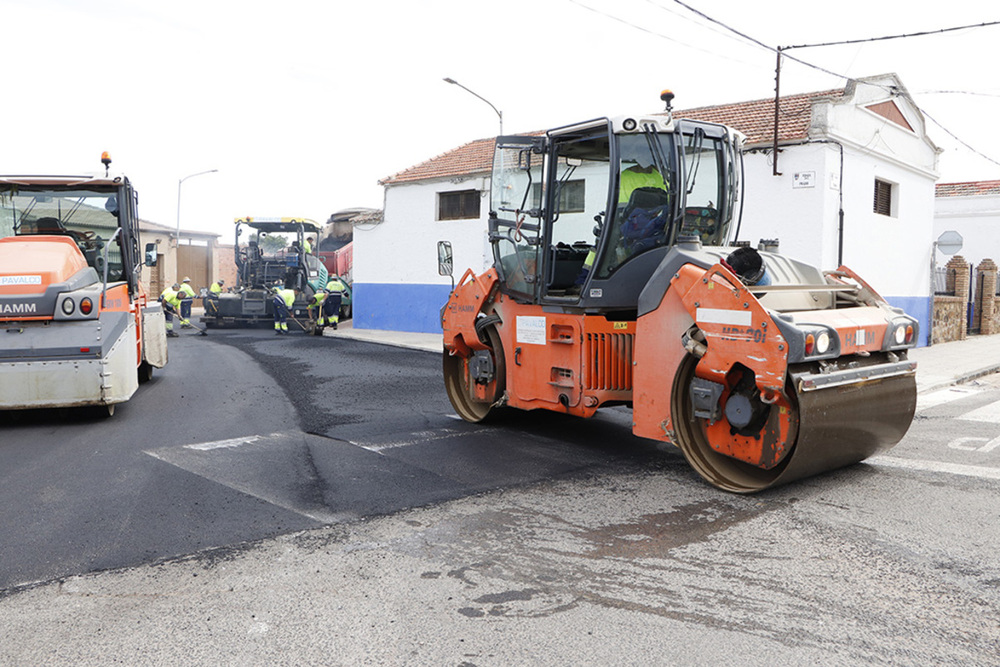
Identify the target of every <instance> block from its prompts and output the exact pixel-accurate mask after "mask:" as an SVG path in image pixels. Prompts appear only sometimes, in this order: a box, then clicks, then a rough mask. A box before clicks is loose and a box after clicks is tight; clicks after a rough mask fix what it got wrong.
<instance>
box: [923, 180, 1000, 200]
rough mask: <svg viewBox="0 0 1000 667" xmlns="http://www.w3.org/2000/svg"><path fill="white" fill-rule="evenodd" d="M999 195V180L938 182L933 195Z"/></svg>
mask: <svg viewBox="0 0 1000 667" xmlns="http://www.w3.org/2000/svg"><path fill="white" fill-rule="evenodd" d="M985 195H1000V181H969V182H967V183H938V184H937V185H936V186H934V196H935V197H981V196H985Z"/></svg>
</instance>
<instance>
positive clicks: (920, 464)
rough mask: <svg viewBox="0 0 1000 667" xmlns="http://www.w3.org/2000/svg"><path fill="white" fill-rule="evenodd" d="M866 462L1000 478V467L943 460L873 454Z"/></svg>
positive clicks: (951, 473)
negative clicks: (945, 461)
mask: <svg viewBox="0 0 1000 667" xmlns="http://www.w3.org/2000/svg"><path fill="white" fill-rule="evenodd" d="M865 463H870V464H872V465H876V466H884V467H886V468H905V469H907V470H922V471H924V472H943V473H947V474H950V475H962V476H963V477H978V478H980V479H1000V468H987V467H985V466H969V465H963V464H961V463H944V462H942V461H926V460H918V459H901V458H897V457H895V456H873V457H872V458H870V459H867V460H866V461H865Z"/></svg>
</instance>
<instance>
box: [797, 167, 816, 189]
mask: <svg viewBox="0 0 1000 667" xmlns="http://www.w3.org/2000/svg"><path fill="white" fill-rule="evenodd" d="M792 187H793V188H814V187H816V172H815V171H797V172H795V175H794V176H792Z"/></svg>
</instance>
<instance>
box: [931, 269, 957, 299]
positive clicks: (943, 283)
mask: <svg viewBox="0 0 1000 667" xmlns="http://www.w3.org/2000/svg"><path fill="white" fill-rule="evenodd" d="M934 294H937V295H939V296H954V295H955V269H949V268H948V267H947V266H939V267H935V269H934Z"/></svg>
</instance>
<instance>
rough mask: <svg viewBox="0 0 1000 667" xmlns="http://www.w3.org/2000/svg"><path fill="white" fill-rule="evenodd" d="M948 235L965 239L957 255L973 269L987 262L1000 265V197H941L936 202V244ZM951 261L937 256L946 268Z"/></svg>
mask: <svg viewBox="0 0 1000 667" xmlns="http://www.w3.org/2000/svg"><path fill="white" fill-rule="evenodd" d="M947 231H955V232H958V233H959V234H961V235H962V249H961V250H959V251H958V254H959V255H961V256H962V257H964V258H965V259H967V260H968V261H969V262H971V263H972V264H973V266H979V263H980V262H981V261H983V260H984V259H987V258H989V259H992V260H993V261H994V262H996V263H997V264H1000V195H981V196H975V197H938V198H937V199H935V201H934V240H937V238H938V237H939V236H941V234H943V233H944V232H947ZM949 259H950V257H949V256H948V255H945V254H944V253H942V252H938V253H937V264H938V266H943V265H945V264H947V263H948V260H949Z"/></svg>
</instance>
